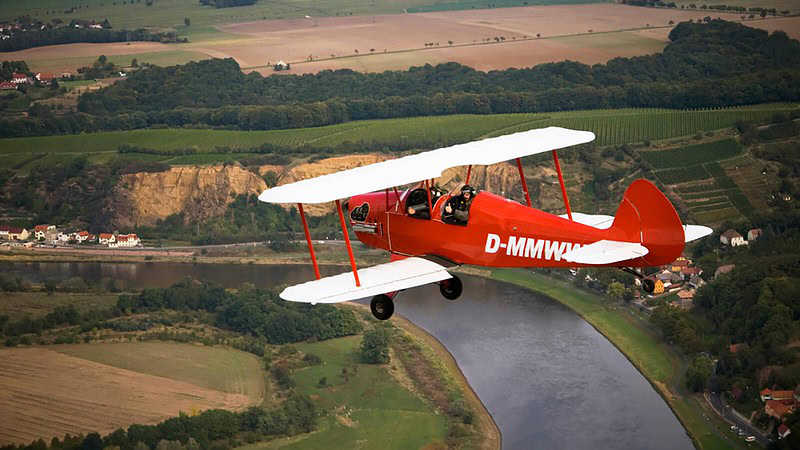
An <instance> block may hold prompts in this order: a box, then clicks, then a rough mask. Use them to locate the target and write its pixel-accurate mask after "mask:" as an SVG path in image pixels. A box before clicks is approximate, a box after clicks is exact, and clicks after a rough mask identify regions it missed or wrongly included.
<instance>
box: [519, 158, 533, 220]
mask: <svg viewBox="0 0 800 450" xmlns="http://www.w3.org/2000/svg"><path fill="white" fill-rule="evenodd" d="M517 169H519V179H520V180H522V192H524V193H525V201H526V202H528V207H529V208H530V207H531V194H530V193H529V192H528V183H527V182H526V181H525V172H523V171H522V161H520V159H519V158H517Z"/></svg>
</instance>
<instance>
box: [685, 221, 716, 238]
mask: <svg viewBox="0 0 800 450" xmlns="http://www.w3.org/2000/svg"><path fill="white" fill-rule="evenodd" d="M713 232H714V230H712V229H711V228H708V227H704V226H702V225H684V226H683V236H684V238H685V239H686V242H692V241H696V240H697V239H700V238H704V237H706V236H708V235H709V234H711V233H713Z"/></svg>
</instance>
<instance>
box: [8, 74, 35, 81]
mask: <svg viewBox="0 0 800 450" xmlns="http://www.w3.org/2000/svg"><path fill="white" fill-rule="evenodd" d="M29 81H30V78H28V76H27V75H25V74H24V73H15V74H14V76H13V77H11V82H12V83H14V84H28V82H29Z"/></svg>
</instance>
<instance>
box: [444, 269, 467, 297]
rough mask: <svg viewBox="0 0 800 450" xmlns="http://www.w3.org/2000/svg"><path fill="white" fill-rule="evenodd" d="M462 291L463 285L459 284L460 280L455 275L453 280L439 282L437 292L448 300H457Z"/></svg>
mask: <svg viewBox="0 0 800 450" xmlns="http://www.w3.org/2000/svg"><path fill="white" fill-rule="evenodd" d="M463 291H464V285H463V284H462V283H461V279H460V278H458V277H457V276H455V275H453V278H450V279H447V280H442V281H440V282H439V292H441V293H442V296H443V297H444V298H446V299H448V300H455V299H457V298H458V297H460V296H461V293H462V292H463Z"/></svg>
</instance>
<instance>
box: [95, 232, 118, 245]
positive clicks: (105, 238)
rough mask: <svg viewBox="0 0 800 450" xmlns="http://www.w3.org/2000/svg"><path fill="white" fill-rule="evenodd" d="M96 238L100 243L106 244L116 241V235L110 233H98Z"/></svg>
mask: <svg viewBox="0 0 800 450" xmlns="http://www.w3.org/2000/svg"><path fill="white" fill-rule="evenodd" d="M97 239H98V242H99V243H100V244H102V245H108V244H111V243H113V242H117V237H116V236H114V235H113V234H111V233H100V235H99V236H98V237H97Z"/></svg>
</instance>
